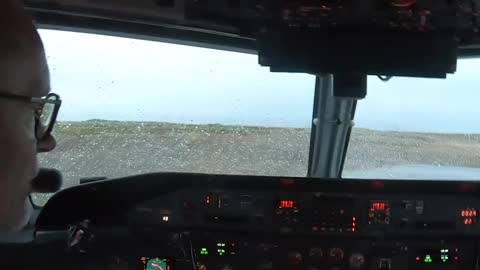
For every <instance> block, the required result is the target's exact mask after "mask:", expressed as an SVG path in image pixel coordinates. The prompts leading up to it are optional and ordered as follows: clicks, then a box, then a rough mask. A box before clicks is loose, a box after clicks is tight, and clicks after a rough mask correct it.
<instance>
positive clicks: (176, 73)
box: [34, 30, 480, 204]
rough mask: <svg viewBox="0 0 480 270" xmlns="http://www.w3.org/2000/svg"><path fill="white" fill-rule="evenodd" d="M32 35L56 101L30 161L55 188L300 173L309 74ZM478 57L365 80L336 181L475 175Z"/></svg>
mask: <svg viewBox="0 0 480 270" xmlns="http://www.w3.org/2000/svg"><path fill="white" fill-rule="evenodd" d="M40 34H41V36H42V39H43V41H44V44H45V48H46V52H47V57H48V62H49V65H50V70H51V81H52V91H53V92H55V93H58V94H59V95H60V96H61V97H62V100H63V105H62V108H61V111H60V113H59V115H58V123H57V125H56V126H55V129H54V135H55V136H56V139H57V142H58V146H57V148H56V150H54V151H53V152H51V153H48V154H41V155H40V157H39V158H40V165H41V166H42V167H51V168H56V169H59V170H60V171H62V173H63V175H64V186H63V187H64V188H66V187H70V186H74V185H78V184H79V183H80V179H82V178H91V177H107V178H113V177H122V176H127V175H134V174H140V173H149V172H196V173H212V174H242V175H267V176H301V177H304V176H306V175H307V170H308V166H309V164H308V163H309V151H310V134H311V127H312V110H313V104H314V89H315V76H313V75H308V74H290V73H271V72H270V71H269V69H268V68H265V67H260V66H259V65H258V59H257V56H256V55H251V54H245V53H238V52H227V51H221V50H213V49H206V48H199V47H189V46H183V45H176V44H167V43H160V42H154V41H144V40H137V39H129V38H120V37H112V36H103V35H93V34H85V33H77V32H65V31H57V30H40ZM65 40H68V43H67V44H65ZM478 61H479V60H461V61H459V65H458V71H457V73H456V74H455V75H450V76H449V77H448V79H447V80H438V79H418V78H395V77H394V78H392V79H391V80H390V81H388V82H382V81H380V80H379V79H378V78H377V77H369V79H368V94H367V98H366V99H365V100H361V101H359V102H358V104H357V109H356V116H355V126H354V128H353V130H352V134H351V136H350V144H349V147H348V151H347V156H346V161H345V165H344V169H343V174H342V176H343V177H345V178H350V177H355V178H367V177H369V178H372V177H376V178H384V179H388V178H393V179H395V178H410V179H445V178H448V179H478V178H480V177H479V176H480V155H479V153H480V135H476V134H480V125H479V123H480V122H479V120H478V117H479V116H480V107H479V106H478V100H477V99H476V97H480V96H479V94H478V93H477V91H476V89H475V88H476V87H477V86H478V85H480V78H479V77H478V75H477V74H475V73H476V72H477V73H478V70H479V68H480V65H479V63H478ZM477 167H478V168H477ZM49 196H50V195H43V194H36V195H34V201H35V202H36V203H37V204H44V203H45V202H46V200H48V198H49Z"/></svg>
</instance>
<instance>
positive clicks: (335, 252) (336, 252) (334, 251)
mask: <svg viewBox="0 0 480 270" xmlns="http://www.w3.org/2000/svg"><path fill="white" fill-rule="evenodd" d="M328 256H330V258H332V259H334V260H335V261H341V260H343V257H345V252H343V250H342V249H341V248H331V249H330V250H329V251H328Z"/></svg>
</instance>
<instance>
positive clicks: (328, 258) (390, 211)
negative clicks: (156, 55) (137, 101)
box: [0, 0, 480, 270]
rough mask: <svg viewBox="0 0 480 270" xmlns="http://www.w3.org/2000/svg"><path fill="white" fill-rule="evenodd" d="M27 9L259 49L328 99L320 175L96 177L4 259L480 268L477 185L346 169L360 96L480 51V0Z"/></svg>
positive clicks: (56, 22)
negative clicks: (311, 79) (351, 174)
mask: <svg viewBox="0 0 480 270" xmlns="http://www.w3.org/2000/svg"><path fill="white" fill-rule="evenodd" d="M25 6H26V7H25V8H26V10H27V11H28V12H29V13H30V14H31V15H32V17H33V19H34V21H35V23H36V24H37V25H38V26H39V27H42V28H47V29H59V30H68V31H80V32H88V33H102V34H109V35H113V36H121V37H129V38H137V39H145V40H152V41H162V42H168V43H175V44H184V45H190V46H197V47H206V48H213V49H219V50H227V51H237V52H245V53H249V54H256V55H258V63H259V65H261V66H264V67H268V68H269V69H270V71H271V72H289V73H308V74H313V75H315V76H316V82H315V83H316V85H315V105H314V109H313V116H312V122H313V124H312V130H311V137H310V138H311V140H310V150H309V160H308V173H307V177H270V176H253V175H252V176H246V175H242V176H239V175H221V174H195V173H150V174H142V175H132V176H128V177H123V178H117V179H89V180H84V181H82V183H81V184H80V185H78V186H74V187H70V188H66V189H63V190H61V191H59V192H58V193H56V194H55V195H54V196H53V197H52V198H51V199H50V200H49V201H48V202H47V203H46V205H45V206H43V207H42V208H37V209H36V215H35V216H34V218H33V221H32V226H31V228H30V229H29V230H27V231H25V232H22V233H19V234H18V235H16V236H14V237H13V236H12V237H10V238H8V239H7V240H6V241H5V242H4V243H2V244H0V254H1V255H0V258H1V259H0V265H1V267H2V269H11V268H13V267H14V268H15V269H36V268H40V269H52V270H53V269H79V270H80V269H82V270H83V269H108V270H110V269H112V270H113V269H115V270H117V269H118V270H123V269H125V270H126V269H128V270H130V269H131V270H141V269H142V270H143V269H146V270H154V269H157V270H183V269H193V270H239V269H251V270H272V269H285V270H301V269H306V270H307V269H308V270H355V269H357V270H453V269H457V270H475V269H480V265H479V258H480V249H479V247H480V246H479V242H478V241H477V240H478V237H479V236H480V223H479V222H478V221H479V215H480V213H479V212H478V211H480V198H479V195H480V183H479V182H475V181H458V179H451V181H445V180H442V181H439V180H438V179H431V181H415V180H384V179H367V180H365V179H362V180H357V179H343V178H342V177H341V176H342V168H343V165H344V162H345V155H346V151H347V148H348V141H349V138H350V132H351V128H352V121H353V116H354V113H355V107H356V102H357V101H358V100H361V99H364V98H367V99H368V85H367V76H369V75H374V76H378V78H379V79H380V80H382V81H388V80H390V79H391V78H392V77H403V76H408V77H423V78H445V77H446V76H447V74H454V73H455V71H456V68H457V60H458V59H461V58H474V57H478V56H480V33H479V27H480V0H435V1H433V0H364V1H354V0H276V1H273V0H223V1H220V0H137V1H127V0H119V1H110V0H96V1H92V0H83V1H82V0H57V1H53V0H29V1H26V2H25ZM187 65H188V63H187ZM409 98H410V97H409ZM411 98H414V97H411ZM474 124H475V123H472V125H474ZM232 166H235V164H232ZM47 175H48V174H47ZM45 189H46V190H48V189H49V188H48V187H46V188H45Z"/></svg>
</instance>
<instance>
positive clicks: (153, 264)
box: [145, 258, 167, 270]
mask: <svg viewBox="0 0 480 270" xmlns="http://www.w3.org/2000/svg"><path fill="white" fill-rule="evenodd" d="M145 269H146V270H167V263H166V262H164V261H163V260H161V259H159V258H153V259H150V260H148V261H147V264H146V267H145Z"/></svg>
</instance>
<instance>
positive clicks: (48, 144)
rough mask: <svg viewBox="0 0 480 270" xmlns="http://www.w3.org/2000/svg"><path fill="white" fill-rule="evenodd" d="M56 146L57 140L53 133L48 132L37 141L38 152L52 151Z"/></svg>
mask: <svg viewBox="0 0 480 270" xmlns="http://www.w3.org/2000/svg"><path fill="white" fill-rule="evenodd" d="M55 146H57V141H56V140H55V138H54V137H53V136H52V134H51V133H48V134H47V135H45V136H44V137H43V138H42V139H40V140H38V141H37V152H38V153H44V152H50V151H52V150H53V149H55Z"/></svg>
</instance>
